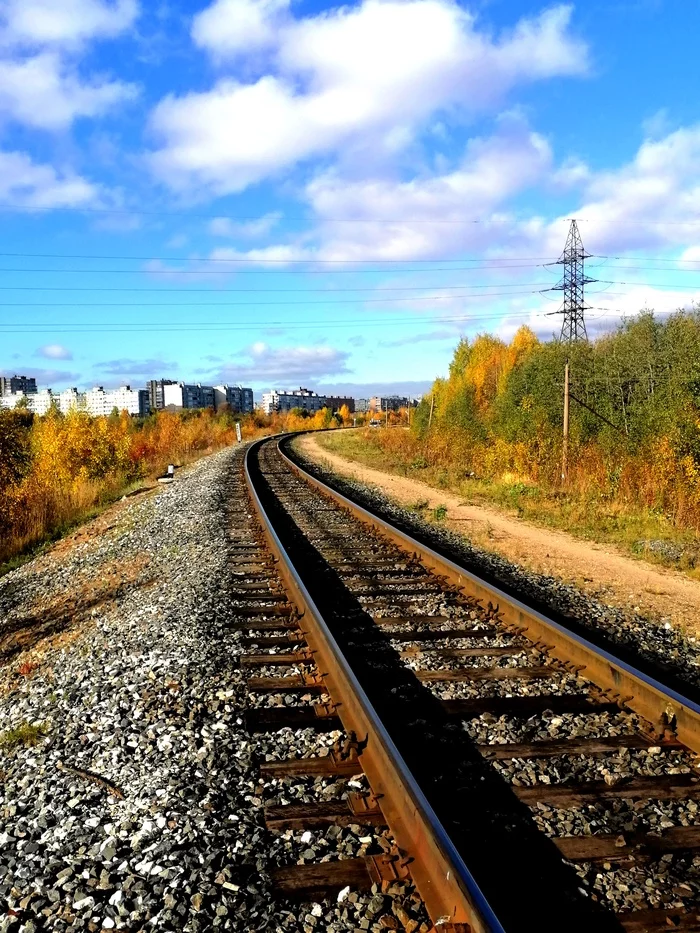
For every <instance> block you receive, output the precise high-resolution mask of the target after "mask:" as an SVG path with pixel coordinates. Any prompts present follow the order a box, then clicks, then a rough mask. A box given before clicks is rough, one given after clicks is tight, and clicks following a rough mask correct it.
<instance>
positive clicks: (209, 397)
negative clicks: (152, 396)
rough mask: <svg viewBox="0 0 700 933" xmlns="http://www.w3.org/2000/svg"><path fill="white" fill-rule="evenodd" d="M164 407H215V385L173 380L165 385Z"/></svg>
mask: <svg viewBox="0 0 700 933" xmlns="http://www.w3.org/2000/svg"><path fill="white" fill-rule="evenodd" d="M163 407H164V408H170V407H172V408H215V407H216V405H215V400H214V386H203V385H201V384H200V383H197V384H196V385H193V384H190V383H187V382H172V383H170V384H169V385H164V386H163Z"/></svg>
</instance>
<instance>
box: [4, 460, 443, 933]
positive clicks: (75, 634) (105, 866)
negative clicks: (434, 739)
mask: <svg viewBox="0 0 700 933" xmlns="http://www.w3.org/2000/svg"><path fill="white" fill-rule="evenodd" d="M240 455H241V454H240V449H238V450H236V449H232V450H226V451H224V452H222V453H219V454H217V455H215V456H212V457H209V458H207V459H205V460H202V461H200V462H199V463H198V464H196V465H195V466H194V467H192V468H191V469H189V470H188V471H186V473H184V474H183V475H182V476H178V479H177V480H176V482H175V483H174V484H173V485H172V486H169V487H166V488H164V489H162V490H160V491H159V492H158V494H157V495H156V496H152V497H149V498H147V499H146V500H141V501H134V502H133V503H128V504H126V505H125V506H124V508H123V509H122V510H121V511H120V512H119V513H118V515H117V517H116V519H115V521H114V523H113V525H112V526H111V527H109V529H108V530H107V531H105V532H104V533H102V534H100V535H96V536H94V537H90V535H89V534H88V535H83V536H81V539H80V541H79V543H76V544H75V545H74V546H73V547H72V548H69V547H59V548H57V549H55V550H54V551H52V552H50V553H49V554H47V555H45V556H42V557H40V558H38V559H36V560H34V561H32V562H30V563H28V564H26V565H24V566H23V567H21V568H19V569H18V570H16V571H13V572H12V573H10V574H8V575H7V576H5V577H4V578H2V579H0V639H1V638H2V636H3V634H7V632H12V631H20V632H21V631H22V628H23V626H25V625H30V624H36V621H37V620H41V619H42V618H51V619H52V620H54V622H55V624H54V623H53V622H52V625H53V630H54V632H55V634H54V635H53V636H52V637H51V639H49V640H44V641H43V642H41V641H40V642H38V643H37V644H36V645H35V646H34V647H33V648H32V649H30V650H28V651H24V652H23V653H15V654H14V655H13V656H12V657H11V658H10V660H9V661H7V662H6V663H5V665H4V666H2V667H0V778H1V782H0V905H2V910H1V912H0V933H6V931H12V933H15V931H17V933H32V931H35V930H60V931H77V930H90V931H97V930H104V929H107V930H109V929H115V928H116V929H125V930H145V929H162V930H185V931H198V930H210V929H222V930H237V931H244V930H245V931H248V930H270V931H302V930H303V931H305V933H310V931H312V930H314V929H316V930H324V931H326V930H327V931H338V933H340V931H354V930H358V929H363V930H373V931H377V930H381V929H385V928H387V927H391V928H394V927H395V928H396V929H399V930H401V929H405V930H422V931H425V930H426V929H427V925H425V924H424V920H425V915H424V914H422V913H421V910H422V908H421V905H420V903H419V902H418V900H417V898H416V897H415V895H414V894H413V893H412V891H411V890H410V889H409V888H407V887H405V886H395V889H392V890H391V891H390V892H389V894H388V895H383V894H381V893H378V892H377V891H376V890H375V891H373V892H372V891H371V892H368V893H367V894H362V895H360V894H357V893H355V892H349V893H348V892H346V893H345V895H344V897H343V898H342V899H341V900H340V901H337V900H335V899H334V900H332V901H324V902H321V903H319V904H305V905H303V904H302V905H299V904H294V903H287V902H282V901H280V900H276V899H275V897H274V895H273V892H272V891H271V887H270V883H269V874H268V872H269V870H270V868H271V867H273V866H275V865H281V864H289V863H291V862H296V861H311V860H316V861H318V860H321V859H323V860H328V859H335V858H347V857H353V856H356V855H362V854H365V853H372V852H379V851H381V844H380V843H379V839H380V836H381V837H382V838H385V836H386V831H382V830H381V829H377V828H376V827H375V828H373V829H368V828H366V827H360V826H351V827H347V828H343V829H338V828H336V827H330V828H329V829H328V830H325V831H324V832H319V831H314V832H313V833H296V832H295V833H291V832H287V833H282V834H278V835H273V834H270V833H269V832H268V831H267V830H266V829H265V826H264V821H263V812H262V808H263V805H264V804H266V803H283V802H292V801H310V800H323V799H326V800H328V799H337V798H339V797H342V796H344V795H345V794H346V793H347V790H348V784H349V782H348V781H338V780H332V779H319V780H317V781H310V780H307V779H300V778H295V779H293V780H291V779H283V780H277V781H270V782H267V783H265V782H262V781H261V780H260V778H259V771H258V769H257V761H258V760H260V759H263V760H264V759H268V760H271V759H280V758H285V757H295V756H296V757H305V756H308V755H312V754H317V753H318V752H319V750H320V749H322V748H324V747H327V746H328V745H330V744H332V743H333V741H334V740H336V739H337V738H338V737H339V734H338V733H331V734H325V735H318V734H316V733H315V732H312V731H311V730H296V731H293V730H290V729H286V730H282V731H280V732H278V733H275V734H261V735H254V736H251V735H250V734H248V733H247V732H246V730H245V728H244V718H243V714H244V711H245V709H246V707H247V706H249V705H250V703H249V697H248V694H247V691H246V687H245V680H246V675H245V672H244V671H241V669H239V668H238V667H237V665H236V664H235V658H236V656H237V655H239V654H240V653H241V652H242V650H250V649H249V648H246V649H243V648H242V647H241V643H240V642H241V634H242V633H241V632H240V631H233V630H232V629H231V628H230V625H231V623H232V622H235V621H236V607H235V605H234V604H233V603H232V600H231V598H230V596H229V595H228V593H229V590H230V588H231V585H232V580H233V570H232V564H231V562H230V559H229V554H230V551H229V545H230V541H231V536H232V531H231V529H232V528H233V529H239V530H240V529H241V528H248V529H250V522H251V520H252V519H251V516H250V515H249V514H248V507H247V504H246V503H245V500H244V499H243V496H242V486H241V482H240V477H239V471H238V461H239V459H240ZM240 579H241V578H240V576H239V578H238V581H237V582H240ZM238 621H240V618H239V619H238ZM243 634H245V633H243ZM293 672H294V670H289V673H293ZM363 781H364V779H363V778H362V777H361V776H360V777H359V778H358V779H357V780H356V781H355V782H354V783H353V784H351V785H350V789H357V788H358V787H360V788H361V787H363V786H364V784H363ZM382 918H384V919H383V922H382ZM389 918H391V920H389ZM396 918H399V919H398V920H396Z"/></svg>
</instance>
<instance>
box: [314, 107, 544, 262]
mask: <svg viewBox="0 0 700 933" xmlns="http://www.w3.org/2000/svg"><path fill="white" fill-rule="evenodd" d="M552 162H553V159H552V153H551V150H550V147H549V144H548V143H547V141H546V140H545V139H544V138H543V137H542V136H540V135H539V134H537V133H533V132H532V131H530V130H529V129H528V127H527V125H526V124H525V123H524V121H522V120H521V119H518V118H516V117H513V116H511V115H507V116H506V117H505V118H503V119H502V120H501V121H500V123H499V128H498V132H497V133H496V134H495V135H494V136H492V137H489V138H485V139H473V140H471V141H470V143H469V144H468V146H467V149H466V152H465V155H464V158H463V160H462V163H461V164H460V166H459V167H458V168H457V169H455V170H454V171H452V172H449V173H447V174H444V175H437V176H436V175H433V176H427V177H418V178H414V179H411V180H410V181H400V182H394V181H391V180H387V179H386V178H376V179H372V178H370V179H366V180H362V181H357V182H352V181H349V180H348V179H347V178H344V177H343V176H342V175H341V174H339V173H338V172H327V173H325V174H323V175H320V176H318V177H317V178H315V179H314V180H313V181H312V182H311V183H310V184H309V185H308V186H307V189H306V195H307V197H308V199H309V202H310V204H311V206H312V207H313V209H314V211H315V214H316V216H317V218H318V222H319V224H320V225H321V230H322V234H323V240H324V248H323V250H322V256H323V258H325V259H361V258H366V257H367V256H372V257H373V258H381V259H411V258H430V257H432V256H436V255H437V256H445V255H452V254H455V253H457V252H458V251H460V250H464V249H472V248H474V246H478V248H479V252H483V251H484V250H485V249H486V248H487V247H488V246H489V245H490V244H491V243H493V242H500V243H503V236H504V231H508V230H509V228H510V226H511V224H510V223H505V224H504V223H501V222H500V221H502V220H510V218H508V217H506V216H504V215H503V214H499V213H498V211H499V210H500V208H501V205H502V204H503V203H504V202H506V201H507V200H508V199H509V198H510V197H512V196H513V195H516V194H518V193H519V192H521V191H523V190H525V189H527V188H528V187H531V186H532V185H534V184H536V183H538V182H541V181H543V180H544V179H545V178H546V177H547V176H548V175H549V174H550V173H551V170H552ZM465 213H466V214H467V215H468V217H469V218H479V219H481V220H483V221H485V223H484V224H465V223H463V221H464V220H465ZM336 217H342V218H356V219H357V220H360V221H361V220H367V221H375V220H384V221H386V220H391V219H392V218H401V217H405V218H406V219H407V220H411V221H416V223H401V222H400V221H399V222H396V223H379V224H377V223H371V222H370V223H367V224H366V225H365V224H362V223H358V224H343V225H338V224H334V223H333V219H334V218H336ZM489 219H490V220H491V221H492V225H491V226H489V224H488V221H489ZM421 221H438V222H437V223H421ZM451 222H454V223H451Z"/></svg>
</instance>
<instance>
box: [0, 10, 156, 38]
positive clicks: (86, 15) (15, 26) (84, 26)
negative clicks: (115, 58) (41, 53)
mask: <svg viewBox="0 0 700 933" xmlns="http://www.w3.org/2000/svg"><path fill="white" fill-rule="evenodd" d="M137 15H138V3H137V2H136V0H113V2H106V0H1V2H0V23H2V27H0V38H1V39H2V40H3V41H4V42H5V43H8V42H12V43H17V44H26V45H55V46H58V45H62V46H75V45H77V44H79V43H81V42H84V41H86V40H88V39H97V38H109V37H112V36H116V35H118V34H119V33H121V32H124V31H125V30H126V29H128V28H129V27H130V26H131V25H132V24H133V22H134V21H135V19H136V17H137Z"/></svg>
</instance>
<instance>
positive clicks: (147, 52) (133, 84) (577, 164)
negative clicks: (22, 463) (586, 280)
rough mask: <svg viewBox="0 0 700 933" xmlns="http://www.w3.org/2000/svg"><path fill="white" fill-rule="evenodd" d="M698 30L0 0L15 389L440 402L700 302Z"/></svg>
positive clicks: (660, 23)
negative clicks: (464, 372)
mask: <svg viewBox="0 0 700 933" xmlns="http://www.w3.org/2000/svg"><path fill="white" fill-rule="evenodd" d="M699 27H700V7H699V6H698V5H696V4H691V3H687V2H681V0H636V2H635V0H605V2H603V0H600V2H596V0H587V2H586V3H585V4H584V3H580V4H571V5H568V4H554V5H547V4H541V3H536V2H525V0H521V2H515V0H480V2H473V3H462V4H457V3H453V2H451V0H362V2H359V3H354V4H349V5H347V6H333V5H330V4H323V3H317V2H315V3H312V2H291V0H215V2H212V3H205V2H194V0H181V2H178V3H174V2H173V3H169V2H162V3H159V2H148V3H146V2H140V3H139V2H138V0H111V2H110V0H62V2H61V3H60V4H57V3H56V2H55V0H0V218H1V226H0V254H1V255H0V292H1V293H2V297H0V371H2V372H4V373H8V372H26V373H31V374H35V375H37V376H38V377H39V379H40V381H41V383H42V384H43V385H51V386H52V387H54V388H57V389H60V388H63V387H64V386H66V385H73V384H75V385H79V386H89V385H92V384H95V383H99V384H104V385H115V384H119V383H122V382H129V383H131V384H132V385H141V384H143V382H144V381H145V380H146V379H148V378H155V377H160V376H164V377H170V378H184V379H187V380H196V381H202V382H218V381H229V382H242V383H243V384H246V385H253V386H254V387H255V388H256V390H258V391H259V390H262V389H265V388H269V387H270V386H288V385H298V384H299V383H303V384H308V385H310V386H313V387H333V388H335V389H337V390H339V391H345V390H348V389H350V390H352V391H354V392H355V393H356V394H358V395H362V394H366V393H368V392H371V391H372V390H373V389H375V388H376V389H377V390H379V391H381V390H385V387H386V388H389V387H391V388H392V389H394V390H399V389H401V390H404V391H409V392H414V393H419V392H420V391H421V390H422V388H424V387H425V386H427V384H428V383H429V382H430V381H431V380H432V379H433V378H434V376H436V375H438V374H441V373H443V372H444V371H445V370H446V367H447V363H448V361H449V358H450V355H451V352H452V349H453V347H454V344H455V342H456V340H457V339H458V337H459V335H461V334H466V335H474V334H476V333H478V332H479V331H484V330H488V331H491V332H495V333H499V334H500V335H502V336H503V337H504V338H508V337H510V336H511V335H512V334H513V333H514V331H515V330H516V329H517V327H518V326H520V325H521V324H523V323H528V324H529V325H530V326H532V327H533V328H534V329H535V331H536V332H537V333H538V334H539V335H541V336H542V337H544V338H546V337H548V336H550V335H551V334H552V333H553V332H558V329H559V326H560V321H559V319H558V318H557V317H556V316H552V314H551V312H553V311H556V310H557V307H558V301H559V296H558V295H557V294H556V293H551V292H548V291H547V289H549V288H550V287H551V286H552V285H554V284H556V281H557V277H558V272H559V270H558V269H557V267H554V268H552V267H551V266H548V265H547V263H548V262H552V261H554V260H556V259H557V258H558V256H559V254H560V253H561V250H562V248H563V245H564V242H565V239H566V233H567V229H568V224H569V219H570V218H571V217H576V218H578V219H579V221H580V229H581V233H582V235H583V238H584V243H585V246H586V248H587V249H588V251H589V252H590V253H592V254H593V258H591V259H590V260H589V262H588V270H587V271H588V273H589V274H590V275H592V276H594V277H595V278H597V279H599V282H598V283H597V284H595V285H593V286H591V287H590V288H589V292H588V300H589V302H590V304H591V305H592V308H591V310H590V311H589V312H588V325H589V332H591V333H596V332H599V331H601V330H603V329H606V328H609V327H611V326H614V324H615V323H616V321H618V320H619V318H620V315H621V314H633V313H635V312H636V311H637V310H639V309H640V308H642V307H651V308H654V309H656V310H657V311H658V312H659V313H667V312H669V311H671V310H673V309H675V308H677V307H680V306H690V305H691V304H692V302H693V301H694V300H695V299H697V298H698V297H700V102H699V99H698V95H697V87H698V82H697V66H696V48H695V43H696V37H697V35H698V30H699Z"/></svg>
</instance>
